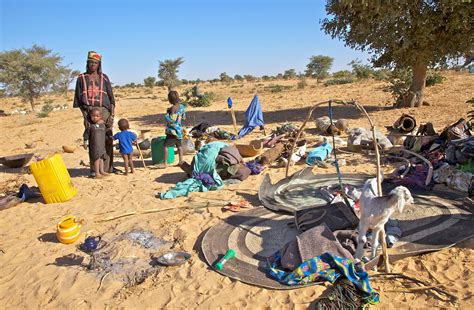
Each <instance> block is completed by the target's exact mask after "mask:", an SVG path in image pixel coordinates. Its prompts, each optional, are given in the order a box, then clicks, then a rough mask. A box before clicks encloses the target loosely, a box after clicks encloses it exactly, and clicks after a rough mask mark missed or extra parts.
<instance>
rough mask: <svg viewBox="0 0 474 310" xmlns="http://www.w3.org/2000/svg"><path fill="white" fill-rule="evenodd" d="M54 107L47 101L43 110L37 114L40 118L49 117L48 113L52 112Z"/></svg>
mask: <svg viewBox="0 0 474 310" xmlns="http://www.w3.org/2000/svg"><path fill="white" fill-rule="evenodd" d="M53 109H54V107H53V106H52V105H51V104H50V103H47V104H45V105H43V107H42V108H41V111H39V112H38V114H37V116H38V117H40V118H44V117H47V116H48V114H49V113H51V111H53Z"/></svg>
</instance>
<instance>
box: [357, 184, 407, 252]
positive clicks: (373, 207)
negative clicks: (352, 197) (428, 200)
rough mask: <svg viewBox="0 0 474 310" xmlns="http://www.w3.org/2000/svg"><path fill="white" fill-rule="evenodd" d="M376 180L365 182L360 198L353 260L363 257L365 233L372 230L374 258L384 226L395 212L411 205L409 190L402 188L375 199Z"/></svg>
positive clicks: (382, 239)
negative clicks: (356, 241) (355, 248)
mask: <svg viewBox="0 0 474 310" xmlns="http://www.w3.org/2000/svg"><path fill="white" fill-rule="evenodd" d="M376 188H377V179H376V178H373V179H369V180H367V181H366V182H365V184H364V188H363V190H362V195H361V196H360V200H359V204H360V210H361V213H360V221H359V227H358V228H357V230H358V231H359V237H358V244H357V250H356V253H355V258H358V259H361V258H362V256H363V255H364V245H365V243H366V242H367V237H366V234H367V231H368V230H369V229H372V254H371V259H372V258H374V257H375V254H376V253H377V248H378V247H379V245H380V242H384V240H385V229H384V226H385V224H386V223H387V221H388V220H389V219H390V217H391V216H392V214H393V213H394V212H395V211H398V212H399V213H402V212H403V209H404V208H405V205H410V204H413V202H414V201H413V197H412V195H411V193H410V190H408V188H406V187H404V186H397V187H396V188H394V189H393V190H392V191H391V192H390V193H389V194H388V195H385V196H381V197H377V196H376V195H375V193H376Z"/></svg>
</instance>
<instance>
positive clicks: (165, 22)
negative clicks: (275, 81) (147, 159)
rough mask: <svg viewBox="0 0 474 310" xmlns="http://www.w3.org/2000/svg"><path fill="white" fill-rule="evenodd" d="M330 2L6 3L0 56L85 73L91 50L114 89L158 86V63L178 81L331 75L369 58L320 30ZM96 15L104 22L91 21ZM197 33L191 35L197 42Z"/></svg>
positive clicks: (0, 4)
mask: <svg viewBox="0 0 474 310" xmlns="http://www.w3.org/2000/svg"><path fill="white" fill-rule="evenodd" d="M324 5H325V1H309V0H295V1H283V0H275V1H271V0H254V1H251V0H241V1H234V0H230V1H227V2H226V3H222V2H220V1H216V0H206V1H199V2H197V1H191V0H177V1H173V2H170V1H163V0H157V1H151V0H137V1H126V0H117V1H112V0H106V1H101V2H100V3H98V2H97V1H96V2H94V1H90V0H85V1H80V2H76V1H72V0H64V1H59V0H43V1H34V0H16V1H15V0H0V11H1V13H0V16H1V22H0V39H1V40H0V47H1V48H0V50H1V51H7V50H12V49H20V48H29V47H31V46H33V44H37V45H39V46H43V47H45V48H48V49H51V50H52V51H53V52H54V53H58V54H59V55H61V56H62V57H63V62H62V63H63V64H64V65H69V67H71V68H72V69H74V70H79V71H81V72H83V71H84V70H85V64H86V56H87V52H88V51H89V50H95V51H97V52H98V53H100V54H101V55H102V56H103V72H104V73H106V74H107V75H108V76H109V77H110V79H111V81H112V82H113V83H114V84H115V85H120V86H122V85H125V84H130V83H135V84H143V79H145V78H146V77H149V76H152V77H155V78H157V80H158V77H157V75H158V66H159V61H163V60H165V59H175V58H178V57H183V58H184V63H183V64H182V65H181V66H180V69H179V73H178V77H179V78H180V79H186V80H196V79H198V78H199V79H201V80H212V79H216V78H219V74H221V73H222V72H226V73H227V74H228V75H229V76H231V77H234V75H236V74H239V75H242V76H243V75H247V74H249V75H253V76H256V77H261V76H263V75H269V76H276V75H277V74H279V73H284V71H285V70H289V69H295V70H296V72H297V73H298V72H304V71H305V69H306V64H307V63H308V62H309V58H310V57H311V56H315V55H325V56H330V57H333V58H334V62H333V66H332V68H331V70H330V71H331V72H335V71H339V70H348V69H350V66H349V65H348V64H349V62H350V61H352V60H354V59H360V60H361V61H362V62H364V63H368V62H367V59H368V57H369V55H368V54H367V53H364V52H361V51H356V50H353V49H350V48H348V47H345V46H344V44H343V43H342V42H340V41H339V40H333V39H331V37H330V36H328V35H326V34H325V33H324V32H323V31H322V30H320V27H321V26H320V22H319V21H320V20H322V19H323V18H325V17H326V12H325V9H324ZM91 12H94V13H95V12H96V13H97V15H98V16H99V17H98V19H97V20H94V18H90V19H88V18H87V16H90V15H91ZM191 32H193V34H192V35H191Z"/></svg>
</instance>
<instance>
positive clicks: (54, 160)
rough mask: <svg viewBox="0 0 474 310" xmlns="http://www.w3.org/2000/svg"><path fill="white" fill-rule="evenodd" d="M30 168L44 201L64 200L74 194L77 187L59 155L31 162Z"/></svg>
mask: <svg viewBox="0 0 474 310" xmlns="http://www.w3.org/2000/svg"><path fill="white" fill-rule="evenodd" d="M30 170H31V173H32V174H33V176H34V177H35V180H36V183H38V187H39V189H40V191H41V195H42V196H43V199H44V201H45V202H46V203H56V202H64V201H68V200H70V199H71V198H72V197H74V196H76V194H77V189H76V188H75V187H74V185H73V184H72V181H71V177H70V176H69V172H68V171H67V168H66V165H65V164H64V162H63V159H62V157H61V155H59V154H55V155H54V156H52V157H50V158H47V159H44V160H41V161H37V162H35V163H32V164H31V165H30Z"/></svg>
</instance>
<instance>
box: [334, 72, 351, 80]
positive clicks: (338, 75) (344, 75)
mask: <svg viewBox="0 0 474 310" xmlns="http://www.w3.org/2000/svg"><path fill="white" fill-rule="evenodd" d="M332 77H333V78H335V79H340V78H347V77H352V73H351V72H350V71H349V70H341V71H337V72H334V73H333V74H332Z"/></svg>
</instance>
